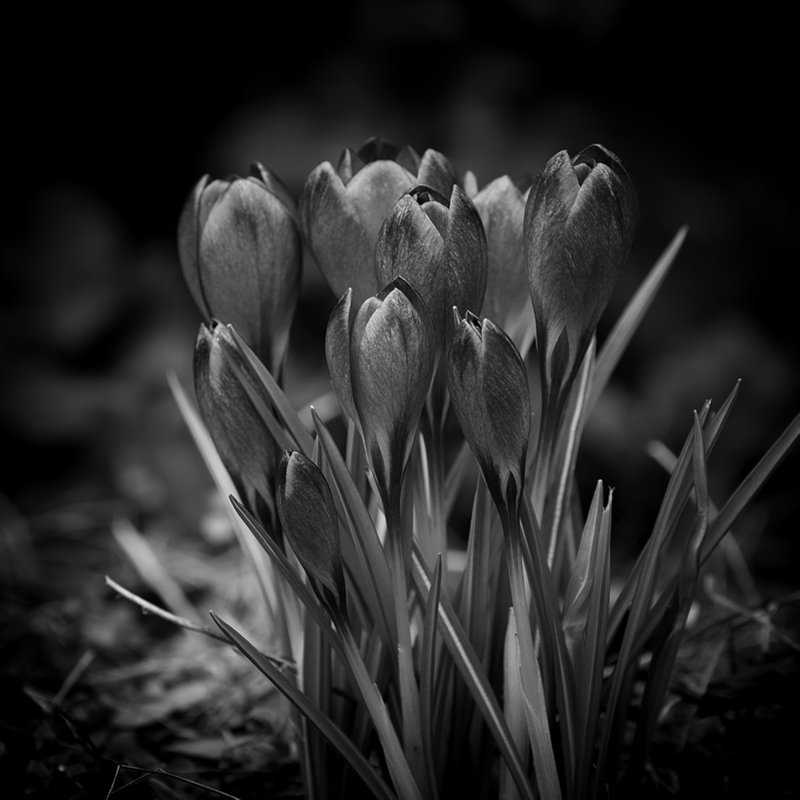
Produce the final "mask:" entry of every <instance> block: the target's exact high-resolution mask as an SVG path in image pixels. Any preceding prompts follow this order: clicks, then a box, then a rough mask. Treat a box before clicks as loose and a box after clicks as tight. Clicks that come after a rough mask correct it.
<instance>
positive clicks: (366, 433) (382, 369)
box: [325, 278, 435, 504]
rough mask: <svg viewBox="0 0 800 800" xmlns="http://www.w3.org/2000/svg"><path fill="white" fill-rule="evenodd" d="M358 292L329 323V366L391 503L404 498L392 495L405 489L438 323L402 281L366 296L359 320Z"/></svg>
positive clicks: (348, 296) (343, 302)
mask: <svg viewBox="0 0 800 800" xmlns="http://www.w3.org/2000/svg"><path fill="white" fill-rule="evenodd" d="M351 297H352V292H351V291H349V290H348V292H346V293H345V295H344V296H343V297H342V299H341V300H340V301H339V303H338V305H337V306H336V308H335V309H334V310H333V313H332V314H331V318H330V321H329V323H328V330H327V334H326V338H325V351H326V355H327V358H328V369H329V370H330V373H331V382H332V383H333V388H334V390H335V392H336V396H337V397H338V398H339V403H340V404H341V406H342V408H343V409H344V410H345V411H346V412H347V414H348V415H349V416H350V417H351V418H352V419H353V421H354V422H355V423H356V424H357V425H358V428H359V430H360V431H361V436H362V438H363V440H364V445H365V448H366V451H367V457H368V458H369V461H370V466H371V467H372V471H373V474H374V475H375V480H376V482H377V484H378V488H379V490H380V491H381V495H382V497H383V500H384V503H386V504H388V503H389V501H390V499H391V500H396V499H398V498H399V494H397V495H395V494H393V492H394V490H397V491H398V492H399V488H400V484H401V481H402V476H403V471H404V469H405V465H406V462H407V461H408V457H409V455H410V453H411V447H412V444H413V441H414V436H415V434H416V430H417V425H418V423H419V417H420V413H421V412H422V408H423V406H424V404H425V398H426V397H427V394H428V389H429V388H430V384H431V378H432V376H433V366H434V363H435V345H434V338H433V328H432V327H431V321H430V317H429V315H428V311H427V309H426V307H425V303H424V302H423V301H422V300H421V298H420V297H419V295H418V294H417V293H416V292H415V291H414V289H413V288H412V287H411V286H410V285H409V284H408V283H407V282H406V281H405V280H404V279H403V278H397V279H396V280H394V281H392V283H390V284H389V285H388V286H387V287H386V288H385V289H384V290H383V291H382V292H381V293H380V294H378V295H377V296H374V297H370V298H367V299H366V300H365V301H364V302H363V303H362V305H361V308H359V309H358V312H357V313H356V314H355V316H354V317H353V316H352V315H351V312H350V308H351ZM390 495H391V497H390Z"/></svg>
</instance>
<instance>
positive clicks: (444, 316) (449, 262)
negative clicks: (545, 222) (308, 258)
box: [375, 184, 487, 346]
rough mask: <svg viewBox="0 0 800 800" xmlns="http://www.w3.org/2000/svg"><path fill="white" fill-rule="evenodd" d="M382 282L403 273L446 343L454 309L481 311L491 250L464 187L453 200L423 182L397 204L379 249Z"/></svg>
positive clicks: (377, 264) (377, 266) (377, 267)
mask: <svg viewBox="0 0 800 800" xmlns="http://www.w3.org/2000/svg"><path fill="white" fill-rule="evenodd" d="M375 271H376V273H377V275H378V281H379V282H381V283H388V282H389V281H391V280H393V279H394V278H395V277H397V276H398V275H402V276H403V277H404V278H405V279H406V280H407V281H408V282H409V283H411V284H412V285H413V286H414V287H415V288H416V290H417V291H418V292H419V294H420V295H421V296H422V298H423V299H424V301H425V305H426V306H427V308H428V311H429V312H430V315H431V322H432V323H433V328H434V332H435V334H436V339H437V342H438V343H439V345H440V346H443V344H444V341H445V330H446V326H447V325H448V323H449V314H450V309H451V308H452V307H453V306H454V305H455V306H456V307H457V308H458V310H459V311H460V312H461V313H464V312H466V311H467V310H472V311H473V312H476V313H477V312H478V311H479V310H480V308H481V306H482V304H483V296H484V293H485V291H486V271H487V249H486V235H485V234H484V231H483V225H482V224H481V218H480V215H479V214H478V211H477V209H476V208H475V206H474V204H473V203H472V201H471V200H470V199H469V197H467V195H466V193H465V192H464V190H463V189H461V188H460V187H459V186H457V185H456V186H453V188H452V190H451V193H450V196H449V200H448V199H446V198H445V197H443V196H442V195H441V194H439V193H438V192H437V191H435V190H434V189H432V188H430V187H428V186H424V185H421V184H420V185H418V186H415V187H414V188H413V189H411V191H409V192H408V193H407V194H405V195H404V196H403V197H402V198H400V200H399V201H398V203H397V204H396V205H395V207H394V209H393V210H392V213H391V214H390V215H389V216H388V217H387V218H386V222H385V223H384V225H383V227H382V228H381V232H380V236H379V238H378V244H377V248H376V254H375Z"/></svg>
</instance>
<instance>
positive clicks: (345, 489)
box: [311, 409, 397, 653]
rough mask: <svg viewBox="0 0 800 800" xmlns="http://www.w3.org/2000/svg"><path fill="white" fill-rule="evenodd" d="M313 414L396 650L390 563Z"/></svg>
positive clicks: (332, 445)
mask: <svg viewBox="0 0 800 800" xmlns="http://www.w3.org/2000/svg"><path fill="white" fill-rule="evenodd" d="M311 414H312V417H313V419H314V427H315V429H316V431H317V440H318V441H319V443H320V446H321V447H322V451H323V453H324V454H325V458H326V459H327V462H328V465H329V466H330V469H331V473H332V474H333V479H334V487H335V489H336V491H337V493H338V495H339V497H340V498H341V501H342V504H343V506H344V508H345V510H346V511H347V523H348V530H349V531H350V533H351V536H352V540H353V543H354V544H355V548H356V552H357V554H358V557H359V563H360V566H361V569H362V571H363V573H364V574H365V575H366V576H367V578H368V579H369V582H370V585H371V587H372V593H373V594H374V596H375V597H376V598H377V600H378V604H377V605H378V608H377V611H378V613H377V614H376V615H375V618H376V621H377V624H378V625H379V627H380V630H381V635H382V636H383V638H384V641H385V643H386V646H387V648H388V649H389V652H392V653H394V652H395V651H396V650H397V628H396V622H395V608H394V595H393V594H392V585H393V580H392V574H391V571H390V570H389V562H388V561H387V560H386V554H385V552H384V550H383V545H382V544H381V541H380V539H379V538H378V534H377V532H376V530H375V525H374V523H373V521H372V517H370V515H369V512H368V511H367V508H366V506H365V505H364V501H363V500H362V499H361V495H360V494H359V492H358V489H357V488H356V485H355V483H354V482H353V478H352V476H351V475H350V471H349V470H348V469H347V465H346V464H345V462H344V459H343V458H342V454H341V453H340V452H339V448H338V447H337V446H336V443H335V442H334V441H333V437H332V436H331V434H330V432H329V431H328V429H327V428H326V427H325V424H324V423H323V422H322V420H321V419H320V418H319V416H318V415H317V413H316V412H315V411H314V409H312V410H311Z"/></svg>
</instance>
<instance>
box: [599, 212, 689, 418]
mask: <svg viewBox="0 0 800 800" xmlns="http://www.w3.org/2000/svg"><path fill="white" fill-rule="evenodd" d="M688 232H689V228H688V226H686V225H683V226H682V227H681V228H680V229H679V230H678V232H677V233H676V234H675V236H674V237H673V239H672V241H671V242H670V243H669V245H668V246H667V249H666V250H664V252H663V253H662V254H661V257H660V258H659V259H658V261H656V263H655V265H654V266H653V268H652V269H651V270H650V273H649V274H648V276H647V277H646V278H645V280H644V282H643V283H642V285H641V286H640V287H639V289H638V291H637V292H636V294H635V295H634V296H633V297H632V298H631V301H630V302H629V303H628V305H627V307H626V308H625V311H623V312H622V316H620V318H619V319H618V320H617V323H616V325H614V328H613V329H612V331H611V333H610V334H609V335H608V338H607V339H606V340H605V342H604V343H603V347H602V349H601V350H600V353H599V354H598V356H597V363H596V364H595V369H594V377H593V382H592V388H591V391H590V392H589V399H588V402H587V403H586V413H587V416H588V414H590V413H591V411H592V409H593V408H594V405H595V403H596V402H597V400H598V398H599V397H600V395H601V394H602V393H603V391H604V390H605V388H606V385H607V384H608V380H609V378H610V377H611V374H612V373H613V372H614V369H615V368H616V366H617V364H618V363H619V360H620V358H622V354H623V353H624V352H625V349H626V348H627V346H628V343H629V342H630V340H631V339H632V338H633V335H634V333H636V330H637V328H638V327H639V323H640V322H641V321H642V318H643V317H644V315H645V314H646V313H647V310H648V309H649V308H650V304H651V303H652V302H653V299H654V298H655V296H656V293H657V292H658V290H659V289H660V288H661V284H662V283H664V279H665V278H666V277H667V273H668V272H669V269H670V267H671V266H672V263H673V262H674V261H675V257H676V256H677V255H678V251H679V250H680V249H681V245H683V241H684V239H685V238H686V234H687V233H688Z"/></svg>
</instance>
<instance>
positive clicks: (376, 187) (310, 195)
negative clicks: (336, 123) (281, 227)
mask: <svg viewBox="0 0 800 800" xmlns="http://www.w3.org/2000/svg"><path fill="white" fill-rule="evenodd" d="M421 180H426V181H427V182H429V183H430V184H431V185H434V186H436V187H439V188H440V189H441V191H442V192H446V193H448V194H449V192H450V189H451V188H452V186H453V184H454V183H455V182H456V181H457V177H456V174H455V170H453V168H452V166H451V165H450V162H449V161H447V159H446V158H445V157H444V156H443V155H442V154H441V153H437V152H436V151H435V150H427V151H426V152H425V153H424V155H423V156H422V158H421V159H420V157H419V156H418V155H417V154H416V153H415V152H414V150H413V149H412V148H410V147H402V148H400V147H397V145H394V144H392V143H391V142H388V141H386V140H385V139H369V140H367V141H366V142H365V143H364V144H363V145H362V146H361V147H360V148H359V149H358V150H357V151H353V150H351V149H349V148H347V149H346V150H345V151H344V152H343V153H342V156H341V158H340V159H339V164H338V166H337V168H336V169H334V168H333V166H332V164H331V163H330V162H328V161H326V162H325V163H323V164H320V165H319V166H318V167H317V168H316V169H315V170H314V171H313V172H312V173H311V174H310V175H309V176H308V179H307V180H306V183H305V186H304V188H303V193H302V195H301V197H300V204H299V205H300V221H301V226H302V230H303V235H304V237H305V239H306V242H307V244H308V246H309V249H310V250H311V253H312V255H313V256H314V259H315V260H316V262H317V265H318V266H319V268H320V271H321V272H322V274H323V276H324V277H325V280H326V281H327V282H328V285H329V286H330V287H331V289H332V290H333V293H334V294H335V295H336V296H337V297H340V296H341V295H342V294H343V293H344V292H345V291H346V290H347V289H348V288H352V289H353V304H354V305H355V306H356V307H358V306H359V305H361V303H362V302H363V301H364V300H365V299H366V298H367V297H369V296H370V295H373V294H375V293H376V292H377V291H378V289H379V288H380V287H381V286H383V285H384V284H385V283H387V282H388V281H384V282H383V283H379V282H378V281H377V280H376V277H375V271H374V267H373V261H374V257H375V243H376V241H377V239H378V232H379V230H380V228H381V225H382V224H383V221H384V219H386V216H387V215H388V214H389V212H390V211H391V210H392V208H393V207H394V204H395V203H396V202H397V201H398V199H399V198H400V197H401V196H402V195H403V193H404V192H406V191H408V189H410V188H411V187H412V186H413V185H414V184H416V183H418V182H420V181H421ZM392 277H394V276H392Z"/></svg>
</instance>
